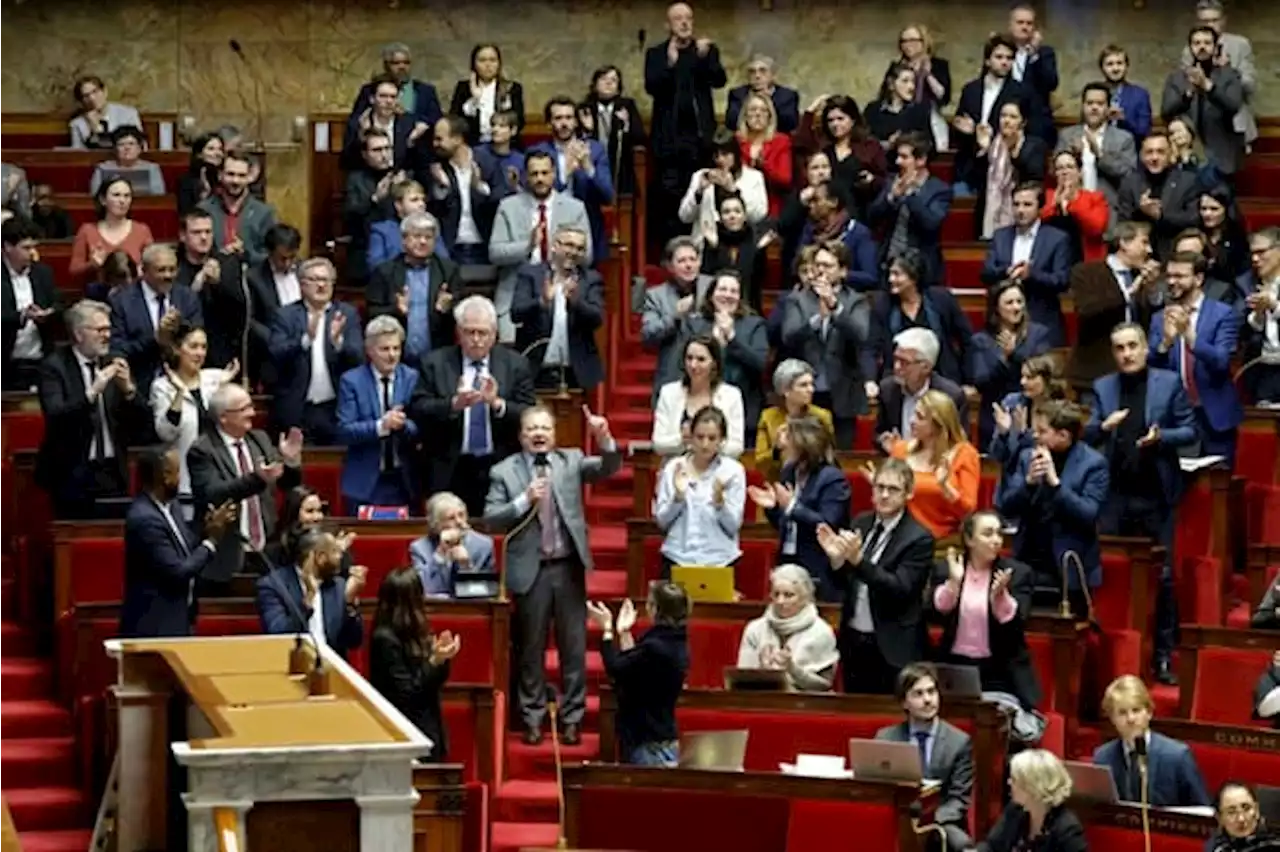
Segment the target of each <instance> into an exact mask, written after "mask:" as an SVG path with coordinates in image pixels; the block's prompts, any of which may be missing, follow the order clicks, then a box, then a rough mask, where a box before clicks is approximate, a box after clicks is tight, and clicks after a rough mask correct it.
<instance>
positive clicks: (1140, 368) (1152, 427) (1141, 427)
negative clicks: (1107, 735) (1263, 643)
mask: <svg viewBox="0 0 1280 852" xmlns="http://www.w3.org/2000/svg"><path fill="white" fill-rule="evenodd" d="M1111 349H1112V355H1113V356H1114V358H1115V362H1116V366H1117V368H1118V369H1117V371H1116V372H1114V373H1110V374H1108V375H1106V376H1103V377H1102V378H1100V379H1098V380H1097V381H1096V382H1094V383H1093V396H1094V405H1093V416H1092V418H1091V419H1090V420H1089V423H1088V425H1087V426H1085V440H1086V441H1088V442H1089V443H1090V444H1092V445H1094V446H1095V447H1097V448H1098V449H1100V450H1101V451H1102V453H1103V454H1104V455H1105V456H1106V457H1107V459H1108V461H1109V462H1110V471H1111V491H1110V494H1109V495H1108V498H1107V503H1106V505H1105V506H1104V507H1103V511H1102V517H1101V518H1100V519H1099V522H1098V528H1099V531H1100V532H1102V533H1105V534H1109V535H1132V536H1141V537H1144V538H1151V539H1154V540H1155V541H1156V542H1157V543H1159V544H1162V545H1164V547H1165V549H1166V552H1167V553H1171V552H1172V550H1173V525H1174V514H1175V510H1176V508H1177V505H1178V501H1179V500H1180V499H1181V497H1182V488H1183V482H1182V471H1181V469H1180V468H1179V465H1178V458H1179V451H1180V450H1181V451H1188V452H1189V451H1190V450H1192V449H1194V447H1195V445H1196V443H1197V442H1198V441H1199V439H1200V435H1199V430H1197V428H1196V418H1195V414H1194V413H1193V412H1192V410H1191V403H1190V402H1189V401H1188V400H1187V394H1186V392H1185V391H1184V390H1183V388H1182V380H1181V379H1180V378H1178V375H1177V374H1176V373H1171V372H1169V371H1168V370H1161V369H1157V368H1155V367H1148V366H1147V352H1148V350H1147V336H1146V333H1145V332H1144V331H1143V330H1142V326H1140V325H1138V324H1136V323H1121V324H1120V325H1118V326H1116V328H1115V330H1114V331H1112V332H1111ZM1177 629H1178V605H1177V598H1176V597H1175V595H1174V589H1173V566H1172V564H1171V563H1170V562H1169V561H1167V560H1166V562H1165V564H1164V566H1162V568H1161V571H1160V583H1159V587H1158V594H1157V597H1156V634H1155V637H1154V643H1153V646H1154V653H1155V661H1154V663H1155V670H1156V675H1157V677H1158V678H1159V679H1160V680H1161V681H1162V682H1164V683H1171V682H1173V681H1174V676H1173V670H1172V667H1171V663H1170V657H1171V656H1172V654H1173V648H1174V645H1175V643H1176V641H1177Z"/></svg>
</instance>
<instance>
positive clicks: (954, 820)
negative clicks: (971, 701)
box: [876, 663, 973, 849]
mask: <svg viewBox="0 0 1280 852" xmlns="http://www.w3.org/2000/svg"><path fill="white" fill-rule="evenodd" d="M894 696H895V697H896V698H897V699H898V703H899V704H901V705H902V709H903V710H904V711H906V714H907V718H906V721H904V722H899V723H898V724H896V725H890V726H889V727H887V728H881V729H880V730H879V731H877V732H876V739H878V740H887V741H889V742H897V743H914V744H915V745H916V746H917V747H918V748H919V749H920V766H921V770H922V774H923V775H924V777H925V778H928V779H931V780H935V781H937V782H938V783H939V784H941V788H940V789H939V791H938V809H937V811H935V812H934V817H933V821H934V822H935V823H936V824H937V825H938V826H939V827H940V828H941V829H942V830H943V832H945V833H946V835H947V848H948V849H968V848H970V847H971V846H973V840H971V839H970V837H969V833H968V828H969V802H970V799H971V797H972V795H973V744H972V743H971V742H970V740H969V735H968V734H966V733H965V732H964V731H962V730H960V729H959V728H957V727H956V726H955V725H952V724H951V723H949V722H946V721H944V720H943V719H941V718H939V716H938V706H939V695H938V672H937V670H936V669H935V668H934V667H933V666H932V665H930V664H929V663H911V664H909V665H906V666H903V667H902V671H900V672H899V673H898V682H897V684H896V688H895V690H894ZM937 846H938V847H940V846H941V844H937ZM930 848H935V847H930Z"/></svg>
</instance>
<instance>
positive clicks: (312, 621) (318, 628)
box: [293, 567, 329, 650]
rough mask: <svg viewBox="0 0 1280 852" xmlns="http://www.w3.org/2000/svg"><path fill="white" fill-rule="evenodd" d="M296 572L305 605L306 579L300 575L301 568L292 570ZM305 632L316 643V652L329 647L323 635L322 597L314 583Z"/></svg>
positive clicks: (318, 586)
mask: <svg viewBox="0 0 1280 852" xmlns="http://www.w3.org/2000/svg"><path fill="white" fill-rule="evenodd" d="M293 570H295V571H297V572H298V585H299V586H301V587H302V604H303V606H306V603H307V583H306V578H304V577H303V575H302V569H301V568H296V567H295V568H294V569H293ZM307 632H308V633H310V634H311V639H312V641H314V642H315V643H316V650H319V648H320V646H322V645H323V646H324V647H326V648H327V647H329V637H328V636H326V635H325V633H324V595H322V594H321V593H320V583H319V581H316V598H315V602H314V603H313V605H312V607H311V617H310V618H308V619H307Z"/></svg>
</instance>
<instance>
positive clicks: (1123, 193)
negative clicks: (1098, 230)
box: [1116, 130, 1200, 260]
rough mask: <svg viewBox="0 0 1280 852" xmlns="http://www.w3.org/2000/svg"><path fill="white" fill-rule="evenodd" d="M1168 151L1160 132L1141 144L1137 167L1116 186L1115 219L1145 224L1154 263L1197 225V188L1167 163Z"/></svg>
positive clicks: (1191, 177) (1166, 140) (1186, 173)
mask: <svg viewBox="0 0 1280 852" xmlns="http://www.w3.org/2000/svg"><path fill="white" fill-rule="evenodd" d="M1171 154H1172V149H1171V146H1170V144H1169V137H1168V135H1167V134H1165V133H1164V131H1161V130H1155V131H1152V133H1151V135H1150V136H1148V137H1147V138H1146V139H1143V140H1142V151H1141V153H1140V154H1139V158H1140V160H1141V164H1140V166H1139V167H1138V168H1137V169H1135V170H1134V171H1132V172H1130V173H1129V174H1128V175H1127V176H1126V177H1125V179H1124V180H1123V181H1122V182H1121V184H1120V200H1119V202H1118V203H1117V205H1116V218H1117V220H1118V221H1120V222H1140V223H1146V224H1147V225H1149V226H1150V228H1151V246H1152V248H1153V249H1154V250H1155V256H1156V258H1157V259H1158V260H1162V259H1164V258H1165V257H1167V256H1168V255H1169V253H1170V251H1171V250H1172V249H1173V240H1174V238H1175V237H1177V235H1178V233H1179V232H1181V231H1182V230H1184V229H1186V228H1194V227H1197V226H1198V225H1199V224H1200V208H1199V199H1200V184H1199V182H1198V181H1197V179H1196V176H1195V175H1194V174H1192V173H1191V172H1189V171H1187V170H1186V169H1184V168H1182V167H1181V166H1176V165H1173V163H1172V162H1171V159H1172V157H1171Z"/></svg>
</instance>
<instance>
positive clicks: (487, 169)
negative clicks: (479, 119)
mask: <svg viewBox="0 0 1280 852" xmlns="http://www.w3.org/2000/svg"><path fill="white" fill-rule="evenodd" d="M434 134H435V135H434V137H433V141H432V146H433V148H434V149H435V155H436V159H437V162H435V163H432V164H431V193H430V200H429V201H428V207H429V208H430V210H431V212H432V213H434V214H435V216H436V218H437V219H439V220H440V236H441V238H442V239H443V240H444V244H445V246H446V247H447V248H448V249H449V256H450V257H452V258H454V259H456V260H457V261H458V263H462V264H483V263H488V262H489V235H490V234H492V233H493V218H494V216H495V215H496V214H497V212H498V202H499V201H501V200H502V197H503V196H504V195H506V193H507V179H506V178H505V177H504V176H503V174H502V167H501V166H500V165H499V164H498V161H497V160H496V159H495V158H493V157H484V158H481V157H477V156H476V155H475V152H474V151H473V150H472V149H471V146H470V145H468V144H467V120H466V119H465V118H462V117H461V116H457V115H449V116H445V117H444V118H442V119H440V120H439V121H437V122H436V126H435V131H434Z"/></svg>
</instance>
